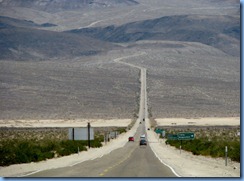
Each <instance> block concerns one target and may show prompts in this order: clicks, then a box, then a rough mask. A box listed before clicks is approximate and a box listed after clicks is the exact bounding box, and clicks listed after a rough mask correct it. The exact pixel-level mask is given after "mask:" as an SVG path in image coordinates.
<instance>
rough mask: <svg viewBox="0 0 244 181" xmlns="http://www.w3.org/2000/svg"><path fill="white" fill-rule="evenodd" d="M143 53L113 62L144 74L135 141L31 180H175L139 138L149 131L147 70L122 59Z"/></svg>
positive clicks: (38, 174) (44, 172)
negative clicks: (67, 178) (93, 178)
mask: <svg viewBox="0 0 244 181" xmlns="http://www.w3.org/2000/svg"><path fill="white" fill-rule="evenodd" d="M143 54H144V53H140V54H136V55H132V56H127V57H122V58H117V59H115V60H114V61H115V62H117V63H121V64H124V65H125V66H131V67H134V68H137V69H140V71H141V77H140V79H141V96H140V109H139V118H138V119H139V120H140V124H139V127H138V129H137V131H136V134H135V135H131V136H134V138H135V141H134V142H128V143H127V144H126V145H125V146H124V147H122V148H119V149H116V150H113V151H112V152H111V153H109V154H107V155H104V156H103V157H101V158H96V159H94V160H89V161H85V162H82V163H80V164H77V165H74V166H69V167H63V168H58V169H51V170H45V171H41V172H37V173H35V174H32V175H29V177H176V175H174V173H173V172H172V171H171V170H170V169H169V168H168V167H167V166H165V165H163V164H162V163H161V162H160V161H159V160H158V159H157V157H156V156H155V154H154V153H153V151H152V150H151V148H150V146H149V145H150V144H153V143H148V145H147V146H145V145H143V146H140V145H139V140H140V136H141V135H142V134H145V135H146V137H147V133H146V132H147V128H146V127H145V125H146V124H145V122H146V121H148V111H147V109H148V108H147V89H146V87H147V86H146V74H147V73H146V72H147V70H146V69H145V68H143V67H139V66H135V65H133V64H130V63H125V62H123V61H121V60H123V59H128V58H130V57H134V56H140V55H143ZM144 120H145V121H144ZM147 125H148V124H147Z"/></svg>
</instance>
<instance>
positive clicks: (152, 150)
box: [150, 146, 181, 177]
mask: <svg viewBox="0 0 244 181" xmlns="http://www.w3.org/2000/svg"><path fill="white" fill-rule="evenodd" d="M150 147H151V146H150ZM151 149H152V151H153V153H154V154H155V156H156V157H157V158H158V159H159V161H160V162H162V163H163V164H164V165H166V166H167V167H169V168H170V170H171V171H172V172H173V173H174V174H175V175H176V176H177V177H181V176H180V175H179V174H178V173H177V172H176V171H175V170H174V169H173V168H172V167H171V166H170V165H168V164H166V163H165V162H164V161H163V160H162V159H161V158H160V157H159V156H158V155H157V153H156V152H155V151H154V149H153V148H152V147H151Z"/></svg>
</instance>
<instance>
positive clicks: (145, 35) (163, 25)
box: [70, 15, 240, 56]
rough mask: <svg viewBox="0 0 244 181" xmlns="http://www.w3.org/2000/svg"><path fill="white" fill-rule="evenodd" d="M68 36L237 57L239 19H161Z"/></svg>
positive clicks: (87, 29) (173, 17) (187, 17)
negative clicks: (179, 44)
mask: <svg viewBox="0 0 244 181" xmlns="http://www.w3.org/2000/svg"><path fill="white" fill-rule="evenodd" d="M70 32H72V33H76V34H80V35H86V36H90V37H93V38H98V39H100V40H105V41H110V42H119V43H121V42H133V41H138V40H171V41H188V42H200V43H203V44H206V45H210V46H213V47H215V48H218V49H220V50H222V51H224V52H225V53H227V54H230V55H233V56H240V18H237V17H232V16H216V15H215V16H211V15H208V16H207V15H180V16H165V17H161V18H157V19H152V20H145V21H138V22H133V23H128V24H125V25H122V26H118V27H115V26H113V25H112V26H108V27H96V28H84V29H79V30H71V31H70Z"/></svg>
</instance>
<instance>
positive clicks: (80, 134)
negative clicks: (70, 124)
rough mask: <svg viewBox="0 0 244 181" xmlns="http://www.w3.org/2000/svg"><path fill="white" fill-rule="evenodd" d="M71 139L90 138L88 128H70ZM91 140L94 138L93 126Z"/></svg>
mask: <svg viewBox="0 0 244 181" xmlns="http://www.w3.org/2000/svg"><path fill="white" fill-rule="evenodd" d="M69 140H88V129H87V128H69ZM90 140H94V130H93V128H90Z"/></svg>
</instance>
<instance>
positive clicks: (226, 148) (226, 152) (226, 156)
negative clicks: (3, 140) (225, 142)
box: [225, 146, 228, 166]
mask: <svg viewBox="0 0 244 181" xmlns="http://www.w3.org/2000/svg"><path fill="white" fill-rule="evenodd" d="M227 159H228V147H227V146H225V166H227Z"/></svg>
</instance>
